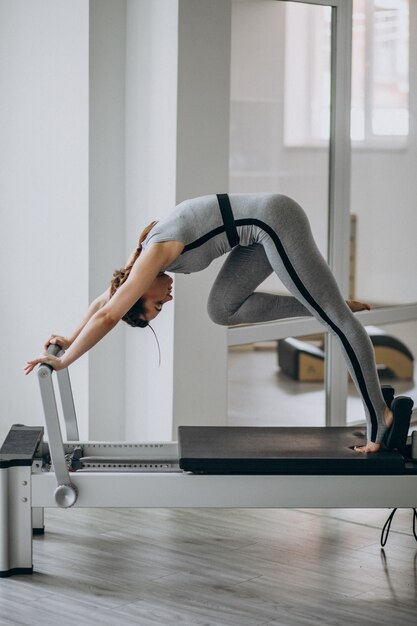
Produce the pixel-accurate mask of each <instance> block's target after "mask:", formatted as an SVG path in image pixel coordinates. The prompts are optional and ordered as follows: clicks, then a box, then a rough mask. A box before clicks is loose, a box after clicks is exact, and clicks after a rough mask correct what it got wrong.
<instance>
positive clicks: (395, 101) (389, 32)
mask: <svg viewBox="0 0 417 626" xmlns="http://www.w3.org/2000/svg"><path fill="white" fill-rule="evenodd" d="M306 9H308V7H306V6H305V5H303V4H298V3H288V5H287V7H286V27H285V35H286V58H287V59H288V62H287V64H286V68H285V69H286V74H285V86H286V89H285V94H286V95H285V116H284V123H285V143H286V145H287V146H297V145H299V146H301V145H314V144H320V143H321V142H323V141H328V139H329V129H330V68H329V67H328V66H326V65H325V61H324V60H325V59H326V58H327V57H326V51H328V47H329V42H330V27H331V13H330V9H329V8H328V7H323V9H322V11H321V12H320V15H318V14H317V19H315V21H314V22H311V21H309V20H308V18H307V16H306V15H305V11H306ZM408 12H409V0H353V24H352V109H351V138H352V140H353V141H354V142H355V143H358V144H363V145H372V144H376V145H380V144H381V142H383V143H384V144H386V143H387V140H388V138H391V141H392V140H393V139H395V138H396V139H397V140H398V139H399V138H400V139H401V138H402V139H403V140H404V138H405V137H407V136H408V91H409V81H408V71H409V60H408V56H409V54H408V50H409V15H408ZM307 24H308V29H306V25H307ZM296 33H298V36H296ZM306 68H307V69H306ZM306 76H307V77H309V76H311V77H314V76H321V77H322V78H321V86H320V89H317V84H318V83H317V81H311V84H312V85H315V86H316V88H315V89H314V90H313V89H309V86H308V84H309V81H307V82H306V80H305V79H306ZM302 81H304V84H302ZM300 109H302V111H300ZM295 112H297V113H298V115H297V119H296V116H295ZM301 112H302V115H301V119H302V123H300V113H301Z"/></svg>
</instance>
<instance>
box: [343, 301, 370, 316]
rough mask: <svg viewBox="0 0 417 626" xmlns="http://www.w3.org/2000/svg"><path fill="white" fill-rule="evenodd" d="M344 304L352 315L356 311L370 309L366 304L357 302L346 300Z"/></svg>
mask: <svg viewBox="0 0 417 626" xmlns="http://www.w3.org/2000/svg"><path fill="white" fill-rule="evenodd" d="M346 304H347V305H348V307H349V309H350V310H351V311H353V313H357V312H358V311H370V310H371V307H370V305H369V304H367V303H366V302H358V300H346Z"/></svg>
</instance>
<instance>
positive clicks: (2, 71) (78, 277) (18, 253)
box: [0, 0, 88, 439]
mask: <svg viewBox="0 0 417 626" xmlns="http://www.w3.org/2000/svg"><path fill="white" fill-rule="evenodd" d="M87 58H88V3H87V2H86V1H85V0H38V1H37V2H31V1H30V0H13V2H11V1H10V0H1V1H0V59H1V60H2V62H1V63H0V93H1V98H0V220H1V235H0V236H1V244H0V267H1V268H2V276H3V280H2V318H1V321H2V323H1V326H0V334H1V337H0V345H1V351H0V371H1V372H2V386H1V389H2V391H1V394H0V439H2V438H3V437H4V435H5V434H6V432H7V431H8V429H9V427H10V425H11V424H13V423H26V424H33V425H36V424H42V423H43V418H42V411H41V405H40V398H39V391H38V387H37V379H36V376H35V375H32V376H30V377H28V378H25V377H24V375H23V372H22V370H23V365H24V363H25V361H26V360H27V359H28V358H29V357H32V356H36V355H37V354H38V353H39V352H40V351H41V347H42V344H43V341H44V340H45V339H46V338H47V337H48V336H49V335H50V333H51V332H55V333H60V334H66V333H69V332H70V331H71V330H72V329H73V327H74V325H75V323H76V322H77V321H78V318H79V317H80V316H81V314H82V312H83V311H84V309H85V307H86V304H87V299H88V271H87V269H86V268H87V267H88V64H87V63H86V59H87ZM72 373H73V378H74V383H75V384H74V386H75V387H76V388H77V405H78V409H79V416H80V424H81V431H82V433H84V434H86V431H87V423H86V418H87V385H86V380H87V360H86V359H84V360H81V361H79V363H77V364H76V365H75V366H74V367H73V372H72Z"/></svg>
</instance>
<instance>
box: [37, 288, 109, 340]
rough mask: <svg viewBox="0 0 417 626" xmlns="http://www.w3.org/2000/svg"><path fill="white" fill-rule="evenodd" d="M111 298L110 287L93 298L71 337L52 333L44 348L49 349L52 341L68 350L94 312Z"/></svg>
mask: <svg viewBox="0 0 417 626" xmlns="http://www.w3.org/2000/svg"><path fill="white" fill-rule="evenodd" d="M109 299H110V287H109V288H108V289H106V291H105V292H104V293H102V294H101V295H100V296H98V298H96V299H95V300H93V302H92V303H91V304H90V306H89V307H88V309H87V311H86V313H85V315H84V317H83V318H82V320H81V322H80V323H79V324H78V326H77V328H76V329H75V330H74V332H73V333H72V334H71V335H70V336H69V337H62V336H61V335H51V336H50V337H49V339H47V340H46V342H45V344H44V346H43V347H44V349H45V350H47V348H48V346H49V344H50V343H53V344H57V345H58V346H61V348H63V349H64V350H68V348H69V347H70V345H71V344H72V343H73V342H74V341H75V340H76V338H77V337H78V335H79V334H80V332H81V331H82V329H83V328H84V326H85V325H86V324H87V322H88V321H89V320H90V319H91V318H92V317H93V315H94V313H97V311H99V310H100V309H101V308H102V307H103V306H104V305H105V304H106V302H108V300H109Z"/></svg>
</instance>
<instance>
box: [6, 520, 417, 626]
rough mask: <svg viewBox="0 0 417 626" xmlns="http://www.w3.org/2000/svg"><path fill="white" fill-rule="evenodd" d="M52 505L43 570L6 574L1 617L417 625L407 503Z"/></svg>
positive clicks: (190, 624)
mask: <svg viewBox="0 0 417 626" xmlns="http://www.w3.org/2000/svg"><path fill="white" fill-rule="evenodd" d="M386 516H387V511H385V510H366V511H364V510H355V511H354V510H349V511H346V510H329V511H323V510H319V509H318V510H282V511H280V510H253V511H252V510H238V509H235V510H208V509H200V510H189V511H185V510H167V509H164V510H159V509H158V510H149V511H146V510H142V511H141V510H130V509H125V510H121V509H119V510H115V509H107V510H97V509H96V510H93V509H84V510H83V509H72V510H67V511H65V510H49V511H47V516H46V526H47V533H46V534H45V535H44V536H43V537H37V538H36V539H35V541H34V564H35V573H34V574H33V575H32V576H20V577H14V578H9V579H0V624H1V626H18V625H19V626H34V625H35V624H42V626H92V625H95V624H99V625H101V626H118V625H119V624H123V625H124V626H133V625H135V626H137V625H143V626H166V625H171V624H172V625H174V624H175V625H179V624H181V625H184V626H200V625H201V626H202V625H206V626H208V625H210V626H214V625H216V626H217V625H219V626H220V625H222V626H223V625H224V626H226V625H227V626H229V625H230V626H232V625H233V626H258V625H259V626H260V625H261V624H262V625H266V624H268V625H269V626H306V625H314V626H316V625H322V624H328V625H331V626H336V625H339V624H340V625H346V624H349V625H356V624H358V625H359V624H369V625H373V624H375V626H376V625H378V626H381V625H385V624H386V625H387V626H388V625H389V626H396V625H397V624H398V625H400V624H401V625H402V624H414V623H415V621H416V615H417V571H416V570H417V543H415V541H414V538H413V536H412V534H411V521H412V518H411V511H409V510H402V511H398V517H396V518H395V520H394V522H393V530H392V531H391V535H390V537H389V540H388V544H387V546H386V548H385V551H382V550H381V549H380V546H379V535H380V529H381V527H382V525H383V522H384V520H385V518H386Z"/></svg>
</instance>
